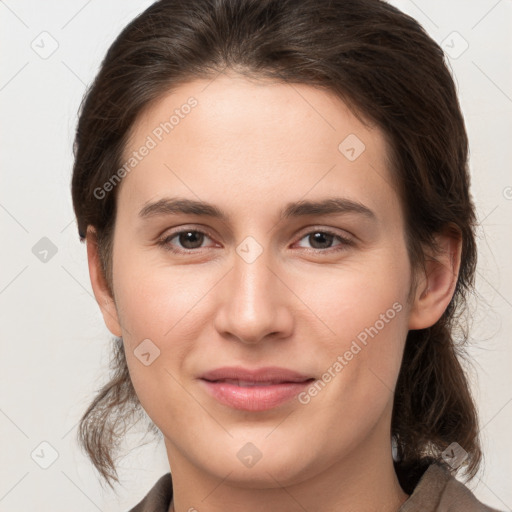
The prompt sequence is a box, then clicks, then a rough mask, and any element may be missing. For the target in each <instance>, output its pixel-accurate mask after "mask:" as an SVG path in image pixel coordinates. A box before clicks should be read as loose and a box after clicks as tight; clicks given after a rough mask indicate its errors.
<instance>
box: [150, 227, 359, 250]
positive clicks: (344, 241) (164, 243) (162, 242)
mask: <svg viewBox="0 0 512 512" xmlns="http://www.w3.org/2000/svg"><path fill="white" fill-rule="evenodd" d="M182 233H200V234H202V235H205V236H207V237H208V238H210V239H213V237H212V236H211V235H210V234H209V233H208V232H206V231H202V230H200V229H182V230H180V231H175V232H174V233H171V234H169V235H167V236H165V237H163V238H160V239H159V240H158V242H157V244H158V245H159V246H161V247H163V248H164V249H165V250H166V251H169V252H172V253H175V254H192V253H193V252H195V251H200V250H201V249H204V248H203V247H200V248H197V249H174V248H172V247H171V245H170V241H171V240H172V239H174V238H176V237H177V236H179V235H181V234H182ZM314 233H322V234H324V235H332V236H334V237H335V238H337V239H338V240H339V241H340V242H341V243H340V244H339V245H338V246H334V248H332V247H328V248H327V249H313V248H308V247H303V249H306V250H307V251H308V252H313V253H317V254H318V253H336V252H341V251H344V250H346V249H347V247H346V246H352V245H354V241H353V240H351V239H349V238H345V237H343V236H341V235H339V234H337V233H334V232H333V231H330V230H328V229H313V230H312V231H308V232H307V233H305V234H304V235H303V236H302V237H301V238H299V241H300V240H302V239H304V238H306V237H307V236H309V235H312V234H314Z"/></svg>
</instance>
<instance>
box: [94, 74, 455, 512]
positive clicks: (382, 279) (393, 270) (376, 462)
mask: <svg viewBox="0 0 512 512" xmlns="http://www.w3.org/2000/svg"><path fill="white" fill-rule="evenodd" d="M190 96H193V97H194V98H196V99H197V101H198V105H197V106H196V107H195V108H193V109H192V110H191V112H190V114H188V115H187V116H185V118H184V119H181V120H180V123H179V124H178V125H177V126H176V127H175V128H174V129H173V131H172V132H171V133H169V134H167V135H166V136H165V137H164V138H163V140H162V141H161V142H159V143H158V145H157V146H156V147H155V148H154V149H152V150H151V151H150V152H149V154H148V155H147V156H146V157H145V158H144V159H142V160H141V161H140V162H139V163H138V165H137V166H136V167H135V168H134V169H132V170H131V171H130V172H129V174H127V175H126V177H124V179H123V181H122V183H121V184H120V185H119V187H120V189H119V190H118V191H117V192H118V208H117V212H116V226H115V233H114V245H113V288H114V297H111V296H110V295H109V293H108V288H107V286H106V283H105V279H104V276H103V274H102V272H101V268H100V265H99V260H98V252H97V246H96V243H95V233H94V230H93V229H92V227H91V228H90V229H89V231H88V244H87V249H88V259H89V269H90V277H91V283H92V286H93V290H94V293H95V296H96V299H97V301H98V304H99V305H100V307H101V310H102V312H103V316H104V320H105V323H106V325H107V327H108V328H109V330H110V331H111V332H112V333H113V334H114V335H116V336H122V337H123V342H124V346H125V351H126V357H127V362H128V366H129V370H130V375H131V378H132V380H133V384H134V387H135V390H136V392H137V395H138V397H139V399H140V401H141V403H142V405H143V407H144V409H145V410H146V411H147V413H148V415H149V416H150V417H151V419H152V420H153V421H154V423H155V424H156V425H157V426H158V427H159V428H160V430H161V431H162V433H163V435H164V439H165V446H166V450H167V455H168V458H169V463H170V466H171V471H172V475H173V487H174V498H173V503H171V507H170V509H169V510H176V511H177V512H185V511H188V510H190V509H191V507H194V508H195V509H196V510H198V511H199V512H216V511H221V510H222V511H223V512H226V511H238V510H244V511H247V512H255V511H264V510H265V511H277V510H279V511H281V512H282V511H287V512H292V511H293V512H295V511H303V510H315V511H317V512H327V511H335V510H337V511H339V510H358V511H362V512H365V511H396V510H398V509H399V508H400V506H401V504H402V503H403V502H404V501H405V500H406V499H407V495H406V494H405V493H404V492H403V490H402V489H401V488H400V485H399V483H398V480H397V477H396V474H395V472H394V470H393V465H392V455H391V447H390V423H391V411H392V405H393V390H394V387H395V383H396V380H397V377H398V372H399V369H400V363H401V358H402V353H403V349H404V343H405V339H406V335H407V332H408V330H409V329H421V328H425V327H428V326H431V325H433V324H434V323H435V322H436V321H437V320H438V319H439V318H440V317H441V315H442V313H443V311H444V310H445V309H446V307H447V305H448V304H449V302H450V299H451V297H452V295H453V292H454V289H455V284H456V276H457V274H458V270H459V264H460V248H461V244H460V240H459V239H457V238H455V237H453V236H452V235H447V234H446V235H441V234H440V235H439V236H438V242H439V243H440V244H441V246H442V247H443V252H442V253H440V254H438V255H436V257H435V258H432V259H430V260H429V262H428V265H427V273H426V274H423V273H422V274H420V275H419V281H418V286H417V288H416V290H415V291H414V297H413V300H412V301H411V302H410V303H407V297H408V293H409V290H410V286H411V282H412V281H411V278H412V273H411V265H410V262H409V259H408V256H407V252H406V246H405V238H404V236H405V235H404V218H403V212H402V208H401V205H400V202H399V200H398V197H397V194H396V192H395V190H394V189H393V187H392V186H391V185H390V184H391V182H392V180H391V173H390V169H389V168H388V166H387V154H388V148H387V145H386V140H385V138H384V135H383V133H382V132H381V131H380V130H379V129H378V128H377V127H375V126H366V125H365V124H362V123H361V122H360V121H359V120H358V119H357V118H356V117H355V116H354V115H353V114H352V113H351V111H350V110H349V109H348V108H347V106H346V105H345V104H344V103H343V102H342V101H341V100H340V99H338V98H337V97H335V96H334V95H333V94H330V93H328V92H326V91H321V90H319V89H316V88H312V87H310V86H307V85H297V84H294V85H293V86H291V85H288V84H278V83H271V82H268V81H249V80H247V79H245V78H243V77H241V76H239V75H236V74H234V73H231V74H223V75H221V76H219V77H218V78H216V79H215V80H213V81H212V80H197V81H194V82H190V83H188V84H185V85H182V86H181V87H180V88H178V89H176V90H175V91H173V92H172V94H168V95H166V96H165V97H163V98H162V99H160V100H159V101H157V102H156V103H154V104H153V105H152V106H151V107H150V108H149V109H148V110H146V111H145V112H144V113H143V114H142V115H141V116H140V117H139V118H138V120H137V121H136V123H135V125H134V127H133V131H132V136H131V138H130V141H129V143H128V144H127V146H126V152H125V156H126V157H127V158H129V155H130V154H131V153H132V152H133V151H135V150H137V149H138V148H140V146H141V145H143V144H144V142H145V140H146V138H147V136H148V135H149V134H151V133H152V130H154V128H155V127H156V126H158V125H159V123H161V122H162V121H164V120H166V119H168V118H169V116H170V115H171V114H172V112H173V111H174V109H176V108H179V107H180V106H181V105H183V104H184V103H186V101H187V99H188V98H189V97H190ZM349 134H355V135H356V136H357V137H358V138H359V139H360V140H361V141H363V142H364V144H365V150H364V151H363V152H362V153H361V154H360V156H359V157H358V158H357V159H355V160H354V161H350V160H349V159H347V158H346V156H345V155H344V154H342V153H341V152H340V151H339V149H338V145H339V144H340V142H341V141H343V140H344V139H345V138H346V137H347V135H349ZM165 196H180V197H183V198H189V199H195V200H203V201H208V202H210V203H213V204H215V205H217V206H218V207H220V208H222V209H223V210H224V211H226V213H227V214H228V216H229V217H228V220H227V221H226V222H223V221H221V220H219V219H212V218H209V217H205V216H198V215H190V214H186V215H185V214H179V215H170V214H167V215H160V216H155V217H152V218H149V219H145V220H143V219H141V218H140V217H139V211H140V210H141V209H142V208H143V207H144V206H145V205H147V204H148V203H149V202H151V201H155V200H158V199H161V198H162V197H165ZM333 196H337V197H346V198H350V199H352V200H355V201H358V202H360V203H363V204H364V205H366V206H367V207H368V208H370V209H371V210H372V211H373V212H374V213H375V215H376V218H377V220H376V221H375V222H372V221H369V220H368V219H366V218H365V217H364V216H362V215H358V214H354V213H351V214H344V215H339V214H338V215H316V214H315V215H309V216H307V217H304V218H290V219H286V220H281V221H280V220H279V218H278V213H279V211H280V209H281V208H282V207H283V206H284V205H285V204H286V203H288V202H291V201H297V200H301V199H303V200H320V199H324V198H327V197H333ZM179 229H185V230H186V229H199V230H207V231H208V232H209V233H211V235H212V236H211V237H210V236H209V235H206V236H204V238H201V235H200V234H198V235H197V236H198V239H196V242H195V245H189V246H185V245H183V237H182V238H181V239H180V237H174V238H173V239H172V241H168V242H167V247H173V248H175V249H178V250H179V249H181V250H182V251H188V253H183V254H174V253H172V252H170V251H169V250H166V249H165V248H164V247H163V246H161V245H158V239H159V237H164V235H165V236H169V235H171V234H172V233H176V232H178V231H179ZM326 229H327V230H329V231H334V232H335V234H336V235H338V234H339V235H341V236H343V237H347V238H349V239H351V240H352V241H353V244H350V245H347V244H344V243H343V242H340V241H339V240H338V239H337V238H336V237H333V238H332V239H327V241H325V240H324V242H323V246H322V245H318V243H317V244H316V245H315V240H314V239H313V234H314V233H316V232H317V231H320V232H324V231H325V230H326ZM247 236H251V237H253V238H254V239H255V240H256V241H257V242H258V244H260V246H261V248H262V250H263V252H262V253H261V254H260V255H259V257H258V258H256V259H255V261H253V262H251V263H248V262H247V261H246V260H244V259H243V258H242V257H241V256H240V255H239V254H238V253H237V251H236V249H237V247H238V246H239V245H240V244H241V243H242V242H243V241H244V239H245V238H246V237H247ZM187 240H188V239H187V238H185V243H186V241H187ZM187 247H192V248H187ZM194 247H198V248H194ZM340 247H342V248H343V249H342V250H340V251H336V249H339V248H340ZM114 299H115V300H114ZM394 303H399V304H400V305H401V306H402V308H401V310H400V312H398V313H396V315H395V316H394V318H393V319H391V320H389V321H388V322H387V323H385V327H384V328H382V329H380V330H379V332H378V334H377V335H375V336H374V337H373V338H369V339H368V343H367V345H366V346H363V348H362V349H361V350H360V351H359V352H358V353H357V355H354V357H353V358H352V359H351V360H350V361H348V364H346V365H345V366H344V367H343V369H342V371H340V372H338V373H337V374H336V376H335V377H334V378H332V379H331V381H330V382H329V383H328V384H327V385H326V386H325V387H324V388H323V389H322V390H321V391H320V392H319V393H318V394H317V395H316V396H314V397H312V398H311V400H310V401H309V403H307V404H303V403H300V402H299V401H298V400H291V401H289V402H287V403H285V404H283V405H281V406H279V407H276V408H274V409H271V410H267V411H261V412H246V411H239V410H236V409H233V408H231V407H228V406H225V405H223V404H221V403H219V402H217V401H216V400H215V399H214V398H212V397H211V396H210V395H209V394H207V393H206V392H205V391H204V389H203V387H202V386H201V385H200V382H199V381H198V380H197V379H198V377H199V376H200V375H201V374H202V373H203V372H205V371H207V370H211V369H214V368H217V367H220V366H225V365H236V366H245V367H251V368H255V367H262V366H274V365H275V366H282V367H285V368H289V369H293V370H296V371H299V372H301V373H304V374H306V375H310V376H313V377H315V378H316V379H322V375H323V374H324V373H325V372H326V371H327V369H328V368H329V367H331V368H332V366H333V364H334V363H335V361H336V360H337V357H338V356H339V355H343V354H344V353H345V352H346V351H347V350H349V348H350V346H351V343H352V342H353V340H355V339H356V337H357V335H358V334H359V333H361V332H362V331H364V329H365V328H368V327H370V326H374V325H375V324H376V321H377V320H378V319H379V318H381V317H380V315H381V314H383V313H385V312H386V311H387V310H389V309H390V308H392V305H393V304H394ZM145 339H149V340H151V342H152V343H153V344H154V345H155V346H157V347H158V349H159V350H160V355H159V357H157V358H156V359H155V360H154V361H153V362H152V363H151V364H150V365H148V366H146V365H144V364H142V363H141V361H140V360H139V358H138V357H136V355H135V353H134V350H135V349H136V348H137V346H138V345H139V344H140V343H141V342H142V340H145ZM248 442H250V443H252V444H253V445H255V446H256V447H257V449H258V450H259V452H261V459H260V460H259V461H258V462H257V463H256V464H255V465H253V466H252V467H246V466H245V465H244V464H242V463H241V461H240V460H239V458H238V457H237V453H238V451H239V450H240V449H241V448H242V447H243V446H244V445H245V444H246V443H248ZM320 497H321V498H320Z"/></svg>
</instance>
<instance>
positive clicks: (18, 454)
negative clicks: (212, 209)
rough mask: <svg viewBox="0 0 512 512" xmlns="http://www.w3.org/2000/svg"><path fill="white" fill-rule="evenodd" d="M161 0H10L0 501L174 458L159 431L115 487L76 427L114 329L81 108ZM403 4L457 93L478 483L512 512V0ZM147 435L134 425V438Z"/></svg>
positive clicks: (33, 505)
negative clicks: (44, 241) (85, 215)
mask: <svg viewBox="0 0 512 512" xmlns="http://www.w3.org/2000/svg"><path fill="white" fill-rule="evenodd" d="M150 3H151V2H150V1H140V0H139V1H137V0H108V1H107V0H102V1H100V0H89V1H87V0H72V1H70V0H68V1H63V0H61V1H56V0H53V1H45V2H38V1H35V0H32V1H28V0H19V1H15V0H3V1H1V0H0V27H1V29H0V37H1V48H2V59H1V63H0V109H1V112H0V119H1V153H0V165H1V186H0V225H1V230H2V231H1V233H2V237H1V248H2V250H1V252H0V255H1V265H0V315H1V343H2V352H1V358H0V366H1V373H0V375H1V382H0V433H1V435H0V441H1V448H0V453H1V469H0V510H2V511H10V512H16V511H26V510H32V509H37V510H44V511H45V510H52V511H54V512H68V511H69V510H80V511H84V512H85V511H91V512H92V511H97V510H101V511H105V512H106V511H116V512H117V511H123V510H128V509H129V508H131V507H132V506H134V505H135V503H137V502H138V501H139V499H141V497H142V496H143V495H144V494H145V493H146V492H147V491H148V489H149V488H150V487H151V486H152V485H153V484H154V483H155V481H156V480H157V478H159V477H160V476H161V475H162V474H163V473H165V472H167V471H168V469H169V466H168V462H167V458H166V454H165V450H164V446H163V443H155V444H150V445H146V446H144V447H142V448H137V449H132V451H131V452H130V453H129V455H128V456H127V457H126V458H125V459H124V460H123V461H122V463H121V466H120V477H121V478H122V481H123V482H124V487H121V488H118V494H119V495H116V494H115V493H112V492H110V491H104V490H103V489H102V488H101V486H100V484H99V483H98V480H97V476H96V473H95V472H94V471H93V469H92V466H91V465H90V463H89V462H88V460H87V459H86V458H85V456H84V455H83V454H82V453H81V452H80V451H79V450H78V448H77V446H76V444H75V440H74V436H75V434H76V424H77V421H78V419H79V417H80V415H81V414H82V412H83V411H84V410H85V408H86V406H87V405H88V404H89V401H90V399H91V398H92V393H93V391H94V389H96V388H98V387H99V386H100V385H101V384H102V383H103V382H104V378H105V374H106V371H107V365H108V354H109V340H110V338H111V336H110V333H109V332H108V331H107V329H106V328H105V326H104V324H103V320H102V318H101V316H100V313H99V309H98V307H97V305H96V302H95V301H94V298H93V295H92V290H91V286H90V283H89V275H88V269H87V260H86V251H85V246H84V245H81V244H80V243H79V241H78V235H77V230H76V224H75V222H74V216H73V211H72V206H71V197H70V176H71V167H72V140H73V133H74V128H75V124H76V113H77V109H78V106H79V103H80V100H81V98H82V95H83V93H84V91H85V88H86V85H88V84H89V83H90V82H91V81H92V79H93V77H94V76H95V74H96V72H97V70H98V66H99V64H100V61H101V59H102V58H103V56H104V53H105V52H106V50H107V48H108V46H109V45H110V43H111V42H112V41H113V39H114V38H115V37H116V36H117V34H118V33H119V32H120V30H121V29H122V28H123V27H124V26H125V25H126V24H127V23H128V22H129V21H130V20H131V19H132V18H133V17H134V16H135V15H136V14H138V13H139V12H140V11H142V10H143V9H145V8H146V7H147V6H148V5H149V4H150ZM392 3H393V4H394V5H396V6H397V7H399V8H400V9H402V10H403V11H405V12H407V13H408V14H410V15H412V16H414V17H415V18H416V19H417V20H418V21H419V22H420V23H421V24H422V25H423V26H424V27H425V28H426V30H427V31H428V32H429V33H430V35H431V36H432V37H433V38H434V39H435V40H436V41H438V42H440V43H441V42H442V41H444V43H443V48H445V50H446V52H447V53H449V54H450V55H451V57H450V62H451V66H452V69H453V73H454V75H455V78H456V82H457V84H458V87H459V91H460V99H461V103H462V108H463V111H464V114H465V118H466V122H467V128H468V132H469V137H470V145H471V172H472V193H473V196H474V198H475V203H476V205H477V209H478V216H479V219H480V222H481V223H482V230H480V231H479V270H478V274H477V289H478V294H479V296H478V301H477V302H475V304H474V305H473V311H474V312H473V314H472V316H473V319H474V324H473V327H472V347H471V351H470V354H471V356H472V358H473V361H474V365H475V369H476V371H475V380H474V389H475V393H476V396H477V398H478V406H479V410H480V414H481V423H482V441H483V448H484V452H485V463H484V465H483V467H482V469H481V471H480V472H479V474H478V478H476V479H474V480H473V481H472V482H471V483H470V484H469V486H470V488H471V489H472V490H473V491H474V492H475V494H476V496H477V497H479V499H481V500H482V501H484V502H486V503H487V504H489V505H492V506H494V507H497V508H499V509H501V510H511V507H512V487H511V486H510V482H511V481H512V480H511V476H512V441H511V435H510V432H511V430H512V429H511V426H512V403H511V402H512V385H511V384H512V377H511V374H512V371H511V369H512V343H511V341H510V332H511V331H512V321H511V319H512V292H511V284H512V274H511V266H510V262H511V259H512V258H511V257H512V243H511V235H510V233H512V230H511V228H512V173H511V171H510V164H509V162H511V161H512V149H511V147H512V143H511V135H512V129H511V128H512V126H511V125H512V115H511V113H512V66H511V49H512V41H511V39H512V36H511V32H512V31H511V28H512V2H511V1H510V0H500V1H497V0H479V1H463V0H457V1H450V2H447V1H446V0H424V1H422V0H415V1H412V0H394V1H393V2H392ZM44 32H47V33H46V34H45V33H44ZM454 32H457V33H456V34H454ZM42 33H43V34H42ZM466 44H467V45H468V48H467V49H465V47H466ZM56 45H58V47H56V49H55V51H54V52H53V53H52V54H51V55H48V53H50V51H52V50H53V49H54V48H53V47H54V46H56ZM464 50H465V51H464ZM45 52H46V53H45ZM43 57H45V58H43ZM43 237H47V238H48V239H49V240H51V242H52V243H53V244H54V245H55V248H56V250H57V252H56V254H54V255H52V253H51V252H50V253H48V255H47V256H46V258H47V261H46V262H43V261H40V259H39V258H41V257H44V256H45V255H44V253H39V258H38V257H36V254H34V252H36V253H37V252H38V250H37V248H38V247H39V246H37V245H36V244H37V243H38V242H39V241H40V240H41V238H43ZM39 243H41V242H39ZM34 246H36V250H34V252H33V247H34ZM39 250H40V249H39ZM135 432H136V430H135V431H134V433H135ZM138 439H139V438H138V437H137V436H136V435H134V436H130V437H129V439H128V444H127V447H128V448H129V447H130V446H132V447H134V446H136V444H137V443H136V442H137V440H138ZM42 442H46V443H49V444H50V445H51V447H53V449H54V450H56V452H57V454H58V456H57V458H56V460H55V461H54V462H53V463H52V464H51V465H50V466H49V467H48V468H47V469H43V468H41V467H40V465H39V464H38V463H36V462H35V461H36V460H37V461H38V462H39V463H40V464H41V463H43V464H44V463H46V464H49V463H51V462H52V458H51V457H52V448H50V447H48V446H47V445H42V446H41V445H40V443H42ZM34 450H35V452H34ZM41 450H42V451H41ZM43 453H44V456H42V454H43ZM31 454H33V458H32V455H31ZM37 454H39V457H38V456H37Z"/></svg>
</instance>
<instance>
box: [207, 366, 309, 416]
mask: <svg viewBox="0 0 512 512" xmlns="http://www.w3.org/2000/svg"><path fill="white" fill-rule="evenodd" d="M199 380H200V382H201V383H202V385H203V386H204V388H205V390H206V391H207V392H208V394H209V395H210V396H211V397H213V398H215V399H216V400H217V401H218V402H220V403H221V404H223V405H226V406H228V407H230V408H233V409H238V410H243V411H253V412H257V411H265V410H269V409H273V408H275V407H278V406H279V405H282V404H284V403H286V402H288V401H290V400H292V399H293V398H295V397H296V396H297V395H298V394H299V393H300V392H301V391H302V390H303V389H304V388H305V387H307V386H308V385H309V384H310V383H311V382H313V381H314V380H315V378H314V377H309V376H306V375H302V374H300V373H297V372H295V371H291V370H287V369H283V368H277V367H269V368H261V369H257V370H248V369H244V368H233V367H231V368H219V369H217V370H213V371H210V372H208V373H206V374H204V375H203V376H201V377H200V379H199Z"/></svg>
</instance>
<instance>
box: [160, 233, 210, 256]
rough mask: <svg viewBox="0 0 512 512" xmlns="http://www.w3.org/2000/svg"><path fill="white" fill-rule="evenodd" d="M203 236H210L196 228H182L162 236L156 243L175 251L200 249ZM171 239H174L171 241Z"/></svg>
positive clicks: (182, 251)
mask: <svg viewBox="0 0 512 512" xmlns="http://www.w3.org/2000/svg"><path fill="white" fill-rule="evenodd" d="M205 238H210V237H209V236H208V235H207V234H206V233H204V232H203V231H200V230H197V229H184V230H182V231H176V232H174V233H172V234H170V235H168V236H166V237H164V238H162V239H161V240H160V241H159V242H158V245H160V246H163V247H164V248H165V249H166V250H168V251H171V252H176V253H186V252H188V251H193V250H195V249H201V248H202V247H203V245H202V244H203V242H204V240H205ZM173 240H175V241H174V242H173Z"/></svg>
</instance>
